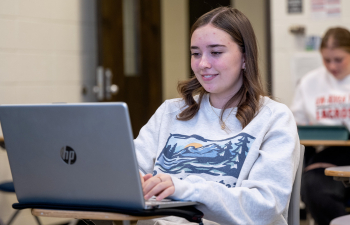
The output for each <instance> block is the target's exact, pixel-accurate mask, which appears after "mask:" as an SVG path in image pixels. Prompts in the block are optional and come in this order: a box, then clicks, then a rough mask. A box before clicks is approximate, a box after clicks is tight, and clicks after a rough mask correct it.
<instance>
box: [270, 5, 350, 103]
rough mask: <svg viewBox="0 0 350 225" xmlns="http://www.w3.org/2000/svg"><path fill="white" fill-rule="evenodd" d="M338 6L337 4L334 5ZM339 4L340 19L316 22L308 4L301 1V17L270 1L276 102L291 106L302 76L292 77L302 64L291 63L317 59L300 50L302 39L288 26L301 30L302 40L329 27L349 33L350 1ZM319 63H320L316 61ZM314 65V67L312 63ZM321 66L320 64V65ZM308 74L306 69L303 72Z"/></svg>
mask: <svg viewBox="0 0 350 225" xmlns="http://www.w3.org/2000/svg"><path fill="white" fill-rule="evenodd" d="M335 2H337V1H335ZM339 2H340V4H341V17H335V18H329V17H328V18H323V19H321V18H318V19H316V18H315V17H313V14H312V13H311V0H304V1H303V12H302V13H301V14H288V13H287V1H281V0H271V27H272V34H271V36H272V81H273V90H272V91H273V95H274V96H275V97H276V98H277V100H279V101H281V102H282V103H285V104H287V105H290V104H291V102H292V99H293V94H294V89H295V86H296V84H297V80H298V79H297V77H296V76H298V77H300V76H302V75H303V74H294V73H295V72H293V71H295V66H297V70H301V69H302V66H304V67H305V66H307V65H303V60H301V61H300V60H299V63H298V65H295V64H294V63H295V62H296V61H298V60H295V59H302V58H301V57H303V58H304V59H307V60H310V59H311V61H310V62H312V59H313V58H315V60H316V57H319V53H318V51H305V50H304V48H303V47H301V46H300V43H302V40H301V38H300V37H299V38H298V37H297V36H296V35H294V34H292V33H291V32H290V31H289V29H290V27H291V26H295V25H298V26H304V27H305V28H306V30H305V36H310V35H317V36H322V35H323V34H324V33H325V31H326V30H327V29H328V28H329V27H333V26H343V27H346V28H348V29H350V1H348V0H339ZM319 60H320V59H319ZM315 64H316V63H315ZM319 64H320V65H322V62H320V61H319ZM307 70H309V68H305V69H304V71H307Z"/></svg>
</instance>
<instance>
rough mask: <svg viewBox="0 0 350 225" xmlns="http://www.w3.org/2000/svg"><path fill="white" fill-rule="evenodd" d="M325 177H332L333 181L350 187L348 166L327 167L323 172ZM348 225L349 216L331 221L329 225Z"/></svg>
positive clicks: (349, 167)
mask: <svg viewBox="0 0 350 225" xmlns="http://www.w3.org/2000/svg"><path fill="white" fill-rule="evenodd" d="M324 173H325V175H326V176H332V177H333V178H334V180H338V181H342V182H343V184H344V185H345V186H346V187H350V182H349V181H350V166H336V167H329V168H327V169H325V171H324ZM347 224H350V215H345V216H341V217H337V218H335V219H333V220H332V221H331V223H330V225H347Z"/></svg>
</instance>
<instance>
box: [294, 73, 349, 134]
mask: <svg viewBox="0 0 350 225" xmlns="http://www.w3.org/2000/svg"><path fill="white" fill-rule="evenodd" d="M349 75H350V74H349ZM349 75H348V76H347V77H345V78H344V79H343V80H337V79H335V78H334V76H333V75H332V74H330V73H329V72H328V71H327V70H326V68H325V67H320V68H318V69H316V70H313V71H311V72H309V73H308V74H306V75H305V76H303V77H302V78H301V80H300V82H299V84H298V86H297V88H296V90H295V96H294V100H293V103H292V105H291V110H292V112H293V114H294V116H295V120H296V122H297V123H298V124H300V125H316V124H322V125H346V126H347V128H348V129H350V76H349Z"/></svg>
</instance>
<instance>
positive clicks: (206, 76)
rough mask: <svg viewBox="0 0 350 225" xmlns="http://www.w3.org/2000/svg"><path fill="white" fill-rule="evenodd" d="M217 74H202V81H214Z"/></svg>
mask: <svg viewBox="0 0 350 225" xmlns="http://www.w3.org/2000/svg"><path fill="white" fill-rule="evenodd" d="M217 75H218V74H202V75H201V76H202V79H203V81H211V80H212V79H214V78H215V77H216V76H217Z"/></svg>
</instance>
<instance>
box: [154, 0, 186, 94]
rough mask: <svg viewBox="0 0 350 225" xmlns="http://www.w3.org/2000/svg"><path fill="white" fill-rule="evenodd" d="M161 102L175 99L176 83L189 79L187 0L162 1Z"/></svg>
mask: <svg viewBox="0 0 350 225" xmlns="http://www.w3.org/2000/svg"><path fill="white" fill-rule="evenodd" d="M161 10H162V11H161V18H162V76H163V100H166V99H170V98H177V97H179V94H178V92H177V83H178V82H179V81H181V80H185V79H187V78H188V77H189V73H190V69H189V68H190V50H189V44H190V43H189V36H188V35H189V21H188V0H176V1H174V0H162V1H161Z"/></svg>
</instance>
